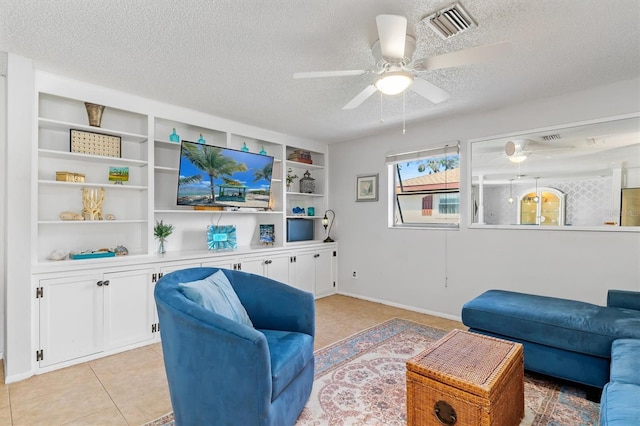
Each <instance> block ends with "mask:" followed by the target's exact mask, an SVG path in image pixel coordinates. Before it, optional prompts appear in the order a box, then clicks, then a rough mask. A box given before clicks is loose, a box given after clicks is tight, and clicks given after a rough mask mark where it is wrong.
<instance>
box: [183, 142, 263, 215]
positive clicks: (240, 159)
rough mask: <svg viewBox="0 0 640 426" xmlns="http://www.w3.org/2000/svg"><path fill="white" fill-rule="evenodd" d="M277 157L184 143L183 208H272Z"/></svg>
mask: <svg viewBox="0 0 640 426" xmlns="http://www.w3.org/2000/svg"><path fill="white" fill-rule="evenodd" d="M272 171H273V157H271V156H269V155H261V154H255V153H252V152H245V151H239V150H235V149H229V148H222V147H217V146H211V145H203V144H199V143H195V142H188V141H183V142H182V147H181V151H180V168H179V179H178V199H177V204H178V205H180V206H205V207H207V206H222V207H248V208H262V209H268V208H269V198H270V194H271V175H272Z"/></svg>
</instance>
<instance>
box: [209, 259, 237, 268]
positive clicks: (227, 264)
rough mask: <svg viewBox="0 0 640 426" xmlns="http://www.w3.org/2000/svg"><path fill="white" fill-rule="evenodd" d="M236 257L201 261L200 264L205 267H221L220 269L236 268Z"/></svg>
mask: <svg viewBox="0 0 640 426" xmlns="http://www.w3.org/2000/svg"><path fill="white" fill-rule="evenodd" d="M238 263H239V262H238V260H237V259H218V260H209V261H206V262H202V266H203V267H205V268H222V269H233V270H236V269H238Z"/></svg>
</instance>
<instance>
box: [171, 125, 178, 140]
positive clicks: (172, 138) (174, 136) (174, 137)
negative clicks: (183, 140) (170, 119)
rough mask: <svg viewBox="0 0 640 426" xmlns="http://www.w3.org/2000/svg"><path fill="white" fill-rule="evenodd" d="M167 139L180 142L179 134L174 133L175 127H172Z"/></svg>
mask: <svg viewBox="0 0 640 426" xmlns="http://www.w3.org/2000/svg"><path fill="white" fill-rule="evenodd" d="M169 140H170V141H171V142H180V136H178V134H177V133H176V128H175V127H174V128H173V131H172V132H171V134H170V135H169Z"/></svg>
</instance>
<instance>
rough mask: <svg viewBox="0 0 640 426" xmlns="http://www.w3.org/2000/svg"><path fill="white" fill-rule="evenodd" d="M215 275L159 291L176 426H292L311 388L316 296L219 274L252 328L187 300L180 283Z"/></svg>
mask: <svg viewBox="0 0 640 426" xmlns="http://www.w3.org/2000/svg"><path fill="white" fill-rule="evenodd" d="M216 271H218V269H217V268H192V269H185V270H180V271H176V272H172V273H169V274H167V275H165V276H164V277H162V278H161V279H160V280H159V281H158V283H157V284H156V287H155V299H156V304H157V309H158V317H159V321H160V327H161V336H162V350H163V353H164V363H165V368H166V372H167V380H168V382H169V393H170V396H171V404H172V405H173V410H174V415H175V420H176V425H178V426H182V425H184V426H190V425H247V426H248V425H278V426H281V425H293V424H294V423H295V421H296V419H297V418H298V415H299V414H300V412H301V411H302V409H303V408H304V405H305V404H306V402H307V400H308V399H309V395H310V394H311V387H312V385H313V373H314V370H313V369H314V357H313V340H314V336H315V302H314V298H313V295H312V294H310V293H307V292H304V291H301V290H298V289H295V288H293V287H291V286H288V285H286V284H283V283H280V282H277V281H274V280H271V279H269V278H265V277H262V276H259V275H253V274H248V273H245V272H241V271H231V270H226V269H224V270H222V271H223V272H224V274H225V275H226V276H227V278H228V279H229V282H230V283H231V285H232V287H233V289H234V290H235V292H236V294H237V296H238V298H239V299H240V301H241V302H242V305H243V306H244V308H245V309H246V311H247V314H248V315H249V318H250V319H251V322H252V323H253V325H254V327H255V328H252V327H249V326H246V325H242V324H240V323H239V322H236V321H234V320H232V319H229V318H227V317H224V316H222V315H219V314H217V313H215V312H213V311H211V310H208V309H205V308H203V307H202V306H200V305H199V304H197V303H195V302H193V301H191V300H190V299H188V298H187V297H186V296H185V295H184V294H183V292H182V291H181V290H180V287H179V283H185V282H192V281H196V280H202V279H204V278H206V277H208V276H210V275H211V274H213V273H214V272H216Z"/></svg>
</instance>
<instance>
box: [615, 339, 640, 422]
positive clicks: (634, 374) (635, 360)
mask: <svg viewBox="0 0 640 426" xmlns="http://www.w3.org/2000/svg"><path fill="white" fill-rule="evenodd" d="M611 381H612V382H619V383H631V384H634V385H640V340H639V339H618V340H616V341H615V342H613V345H611ZM637 404H638V407H639V408H638V409H639V410H640V399H638V401H637Z"/></svg>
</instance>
